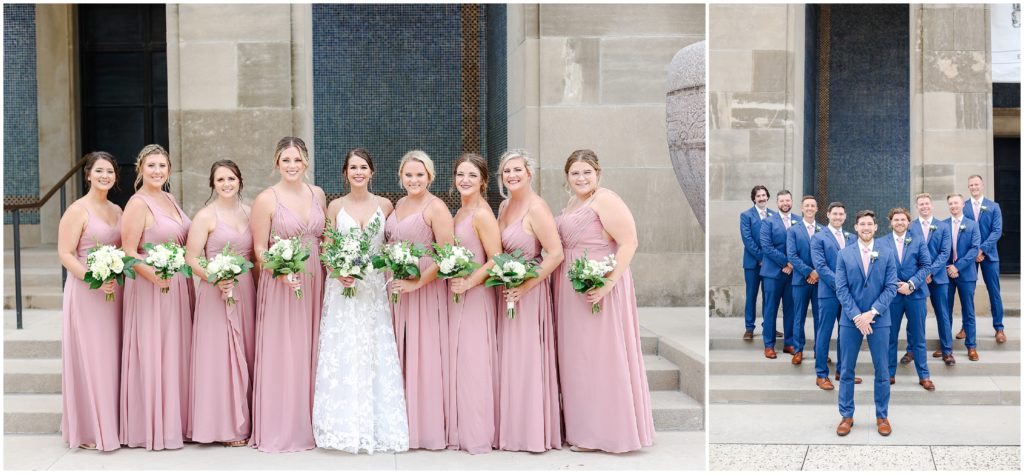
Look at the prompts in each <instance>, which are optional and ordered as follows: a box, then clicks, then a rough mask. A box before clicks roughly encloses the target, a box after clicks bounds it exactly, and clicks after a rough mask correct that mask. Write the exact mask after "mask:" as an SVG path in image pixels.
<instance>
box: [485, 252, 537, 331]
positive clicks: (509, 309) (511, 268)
mask: <svg viewBox="0 0 1024 474" xmlns="http://www.w3.org/2000/svg"><path fill="white" fill-rule="evenodd" d="M493 260H494V266H493V267H491V268H489V269H488V270H487V274H488V275H489V276H488V277H487V281H486V282H484V286H487V287H490V286H504V287H505V288H515V287H517V286H519V285H522V284H523V282H524V281H526V279H527V278H536V277H537V263H536V262H534V261H533V260H527V259H526V257H524V256H523V251H522V250H519V249H516V250H515V251H514V252H512V253H511V254H507V253H501V254H498V255H495V256H494V259H493ZM505 316H506V317H508V319H515V318H516V305H515V303H513V302H511V301H507V302H506V305H505Z"/></svg>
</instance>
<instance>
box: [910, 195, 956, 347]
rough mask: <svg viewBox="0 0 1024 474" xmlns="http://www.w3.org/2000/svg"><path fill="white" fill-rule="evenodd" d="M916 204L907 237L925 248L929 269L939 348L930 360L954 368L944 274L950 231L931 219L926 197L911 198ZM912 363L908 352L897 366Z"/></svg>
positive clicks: (947, 293) (928, 198) (946, 282)
mask: <svg viewBox="0 0 1024 474" xmlns="http://www.w3.org/2000/svg"><path fill="white" fill-rule="evenodd" d="M914 201H915V203H916V204H917V219H916V220H915V221H914V223H913V224H911V225H910V230H909V231H908V232H909V233H910V236H911V237H912V238H914V239H917V240H920V241H921V242H923V243H924V244H925V245H926V248H927V249H928V255H929V256H930V257H931V259H932V266H931V270H930V272H929V275H928V277H927V278H926V279H925V281H926V282H928V296H929V298H930V299H931V302H932V310H934V311H935V322H936V325H937V326H938V330H939V347H938V349H935V352H934V353H933V354H932V357H942V361H943V362H945V364H946V365H954V364H956V359H954V358H953V332H952V331H953V319H952V316H951V315H950V311H951V309H950V306H949V275H947V274H946V263H947V262H948V261H949V257H950V256H951V255H952V254H953V247H952V243H951V242H952V239H951V237H950V229H949V226H948V225H947V224H946V222H945V221H941V220H939V219H936V218H935V217H934V216H933V215H932V196H931V194H928V193H921V194H918V195H917V196H916V197H915V198H914ZM913 360H914V355H913V354H912V353H911V352H910V351H909V350H908V351H907V353H906V354H903V358H902V359H900V364H902V365H907V364H909V363H910V362H911V361H913Z"/></svg>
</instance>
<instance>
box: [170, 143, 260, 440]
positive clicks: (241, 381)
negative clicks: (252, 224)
mask: <svg viewBox="0 0 1024 474" xmlns="http://www.w3.org/2000/svg"><path fill="white" fill-rule="evenodd" d="M210 190H211V191H210V195H211V197H213V193H214V192H216V193H217V200H215V201H214V202H213V204H210V205H208V206H206V207H204V208H202V209H200V210H199V212H198V213H196V218H195V220H194V221H192V227H191V228H190V229H189V232H188V245H187V246H186V248H185V261H186V262H187V263H188V264H189V265H190V266H191V267H192V273H193V274H195V276H196V277H198V279H199V288H198V290H197V291H196V311H195V316H194V317H193V318H192V319H193V324H194V327H193V329H192V331H193V336H192V384H191V385H192V406H191V410H190V411H189V426H190V428H191V432H190V433H189V436H188V437H189V438H190V439H192V441H195V442H197V443H213V442H220V443H222V444H223V445H225V446H245V445H246V443H247V442H248V441H249V432H250V423H249V422H250V417H249V401H250V399H251V397H252V391H251V389H250V387H251V385H250V380H252V365H253V358H254V357H255V348H254V345H255V339H256V287H255V285H254V284H253V280H252V278H253V273H252V272H251V271H250V272H246V273H243V274H242V275H241V276H239V277H238V283H237V284H236V283H233V282H231V281H225V282H221V283H219V284H217V285H216V286H215V285H213V284H211V283H208V282H207V281H206V279H207V273H206V271H205V270H203V268H202V267H200V266H199V257H200V255H203V256H205V257H206V258H212V257H213V256H215V255H217V254H219V253H221V251H223V249H224V246H225V245H227V244H230V245H231V251H232V252H234V253H235V254H237V255H239V256H241V257H243V258H245V259H246V260H248V261H250V262H251V261H252V260H253V258H252V233H251V232H250V231H249V214H250V209H249V206H247V205H245V204H242V203H241V202H240V201H239V198H238V193H239V192H241V191H242V172H241V170H239V169H238V165H236V164H235V162H233V161H231V160H221V161H218V162H216V163H214V164H213V166H212V167H211V168H210ZM207 202H209V199H207ZM229 292H230V293H231V295H232V296H233V297H234V299H235V304H233V305H230V306H229V305H227V296H228V293H229Z"/></svg>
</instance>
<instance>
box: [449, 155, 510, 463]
mask: <svg viewBox="0 0 1024 474" xmlns="http://www.w3.org/2000/svg"><path fill="white" fill-rule="evenodd" d="M453 177H454V179H453V180H452V181H453V182H454V183H455V188H456V189H457V190H458V191H459V194H460V195H461V197H462V207H460V208H459V211H458V212H457V213H456V214H455V236H456V237H457V238H458V239H459V242H460V243H461V244H462V246H463V247H466V248H467V249H469V250H471V251H472V252H473V256H474V260H475V261H476V262H477V263H479V264H481V267H480V268H478V269H476V271H474V272H473V274H472V275H470V276H468V277H466V278H452V279H451V280H450V281H449V287H450V289H451V292H452V293H454V294H457V295H462V297H461V298H462V299H461V301H460V302H459V303H453V302H452V301H451V300H449V302H448V308H449V311H448V341H449V344H450V348H449V349H448V351H449V352H448V354H449V365H448V374H449V377H448V393H449V398H448V446H449V447H450V448H454V449H464V450H466V451H469V452H470V453H472V454H479V453H486V452H489V451H490V450H491V447H492V446H497V438H496V437H495V436H496V434H497V432H496V431H495V428H496V426H497V411H496V409H495V400H496V399H497V397H496V395H497V388H498V386H497V382H498V378H497V369H498V352H497V349H498V348H497V341H496V340H495V337H496V329H495V325H496V324H497V314H498V309H497V301H496V298H495V293H494V291H492V290H490V289H488V288H484V286H483V283H484V280H486V279H487V269H489V268H491V267H493V266H494V262H492V261H491V257H493V256H495V255H497V254H499V253H501V232H499V231H498V220H497V219H495V218H494V212H492V211H491V207H490V206H489V205H488V204H487V199H485V198H484V194H485V193H486V192H487V162H486V161H484V159H483V158H481V157H480V156H479V155H477V154H475V153H466V154H463V155H462V156H460V157H459V159H458V160H456V161H455V172H454V176H453Z"/></svg>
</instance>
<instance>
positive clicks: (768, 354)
mask: <svg viewBox="0 0 1024 474" xmlns="http://www.w3.org/2000/svg"><path fill="white" fill-rule="evenodd" d="M764 356H765V357H767V358H769V359H774V358H776V357H777V356H776V355H775V349H772V348H771V347H765V348H764Z"/></svg>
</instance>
